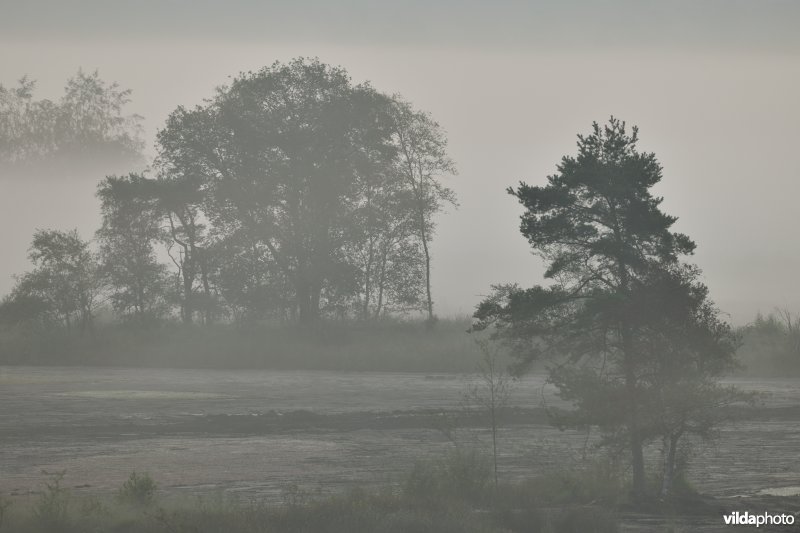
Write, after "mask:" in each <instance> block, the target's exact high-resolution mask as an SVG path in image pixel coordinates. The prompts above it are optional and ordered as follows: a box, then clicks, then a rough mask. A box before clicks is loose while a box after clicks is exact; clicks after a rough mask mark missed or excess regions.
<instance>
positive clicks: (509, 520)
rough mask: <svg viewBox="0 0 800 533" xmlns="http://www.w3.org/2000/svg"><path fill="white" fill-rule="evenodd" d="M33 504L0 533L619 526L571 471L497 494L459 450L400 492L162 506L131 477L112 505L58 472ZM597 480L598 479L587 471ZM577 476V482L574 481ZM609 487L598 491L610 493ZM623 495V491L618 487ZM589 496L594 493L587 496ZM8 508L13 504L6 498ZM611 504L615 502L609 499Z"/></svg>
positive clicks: (422, 466)
mask: <svg viewBox="0 0 800 533" xmlns="http://www.w3.org/2000/svg"><path fill="white" fill-rule="evenodd" d="M47 475H48V476H49V479H48V481H47V482H46V483H45V488H44V490H43V491H42V492H41V493H40V495H39V497H38V500H37V501H34V502H32V503H28V504H25V503H21V504H19V505H14V506H9V505H8V504H4V505H3V506H0V508H2V509H3V511H4V514H3V515H0V517H3V518H4V522H3V523H0V531H15V532H19V533H39V532H42V533H44V532H52V531H59V532H64V533H72V532H87V531H111V532H122V531H124V532H126V533H138V532H153V533H161V532H164V533H179V532H181V533H182V532H187V533H188V532H192V533H204V532H209V533H210V532H218V531H228V532H232V533H245V532H247V533H249V532H254V533H255V532H259V533H272V532H281V533H295V532H296V533H301V532H302V533H306V532H309V533H310V532H315V533H316V532H319V533H340V532H341V533H345V532H347V533H359V532H364V533H366V532H369V533H410V532H418V533H428V532H430V533H447V532H452V533H456V532H458V533H512V532H526V533H529V532H530V533H538V532H541V533H573V532H575V533H577V532H582V533H591V532H597V533H606V532H608V533H611V532H615V531H617V530H618V529H617V522H616V519H615V517H614V515H613V511H611V510H609V509H610V508H611V507H610V506H609V505H607V504H608V503H610V502H611V501H612V500H613V498H612V499H611V500H608V499H606V498H605V497H598V494H594V493H587V492H585V490H586V489H584V488H581V489H576V487H593V486H595V487H597V486H596V485H592V484H586V485H584V484H583V483H582V476H583V475H584V474H581V473H580V472H579V471H575V472H572V473H569V474H564V476H557V477H542V478H539V479H532V480H529V481H527V482H524V483H517V484H502V485H500V486H499V487H497V488H495V487H494V484H493V480H492V469H491V463H490V461H489V458H488V457H483V456H481V455H480V454H477V453H471V452H470V453H467V452H463V451H455V452H453V453H452V454H448V455H446V456H443V457H441V458H439V459H436V460H429V461H425V462H420V463H418V464H417V466H416V467H415V468H414V470H413V471H412V472H411V473H410V474H409V475H408V477H407V479H406V480H405V481H404V482H403V483H401V484H399V485H385V486H383V487H381V488H379V489H376V490H372V491H367V490H364V489H360V488H356V489H352V490H350V491H347V492H345V493H341V494H335V495H327V496H326V495H322V494H321V493H314V492H306V491H302V490H298V489H297V488H296V487H294V488H293V490H290V491H287V493H286V495H285V497H284V501H283V502H282V503H279V504H266V503H263V502H242V501H236V500H232V499H229V498H226V497H223V496H217V497H215V498H199V499H197V500H194V501H187V500H183V501H166V500H167V499H166V498H164V500H165V501H161V500H160V499H159V496H158V492H157V491H156V490H155V489H156V483H155V481H154V480H153V479H152V478H150V476H149V475H147V474H137V473H133V474H131V476H130V478H129V479H128V480H127V481H126V482H125V483H124V484H123V486H122V487H121V488H120V489H119V491H118V493H117V497H116V498H105V499H103V498H95V497H91V496H81V497H78V496H75V495H73V494H72V493H71V492H70V491H69V490H68V489H66V488H64V487H63V486H62V484H61V481H62V479H63V477H64V472H58V473H55V474H47ZM586 475H588V476H590V477H591V476H595V475H596V472H592V473H588V471H587V474H586ZM571 476H573V477H571ZM611 487H612V486H611V485H607V486H604V487H603V489H602V490H604V491H608V490H612V488H611ZM617 488H619V487H617ZM590 490H591V489H590ZM3 501H11V500H3ZM614 501H615V500H614Z"/></svg>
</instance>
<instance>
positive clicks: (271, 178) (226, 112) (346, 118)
mask: <svg viewBox="0 0 800 533" xmlns="http://www.w3.org/2000/svg"><path fill="white" fill-rule="evenodd" d="M385 108H386V99H385V98H384V97H382V96H381V95H379V94H378V93H376V92H375V91H374V90H373V89H372V88H371V87H369V86H368V85H366V84H362V85H356V86H354V85H352V84H351V82H350V78H349V77H348V76H347V73H346V72H345V71H344V70H343V69H341V68H333V67H330V66H328V65H324V64H322V63H320V62H319V61H317V60H312V61H305V60H302V59H298V60H295V61H293V62H291V63H289V64H287V65H282V64H279V63H276V64H274V65H273V66H271V67H269V68H265V69H262V70H261V71H259V72H256V73H248V74H243V75H241V76H239V77H237V78H236V79H234V81H233V82H232V84H231V85H230V86H229V87H225V88H222V89H220V90H219V92H218V94H217V97H216V98H215V99H214V100H213V101H212V102H210V103H209V104H207V105H205V106H202V107H199V108H196V109H195V110H193V111H187V110H185V109H182V108H179V109H178V110H177V111H176V112H175V113H173V114H172V116H171V117H170V120H169V121H168V124H167V127H166V128H165V129H164V130H163V131H162V132H161V133H160V134H159V144H160V147H161V154H160V160H161V161H162V164H163V165H165V166H166V167H167V168H168V169H169V170H168V172H175V171H178V172H180V173H182V174H184V175H189V174H191V175H193V176H198V177H200V178H202V180H203V181H204V182H205V183H206V184H207V187H208V189H209V195H208V199H209V202H208V206H209V217H210V218H211V220H212V221H213V222H214V225H215V229H216V231H218V232H219V233H220V234H223V235H232V234H234V233H239V232H245V233H246V234H247V237H248V238H249V239H255V240H256V242H257V243H258V244H259V245H260V246H263V247H264V248H265V249H266V250H268V251H269V259H270V260H271V262H272V263H274V264H275V265H276V266H277V267H278V269H279V270H280V272H281V273H282V275H283V276H284V277H285V279H286V280H288V281H289V283H290V284H291V286H292V289H293V292H294V300H295V306H296V309H297V311H298V313H299V318H300V320H301V321H304V322H309V321H313V320H314V319H315V318H316V317H317V316H318V314H319V312H320V309H321V307H322V305H321V299H322V298H323V295H324V293H325V291H326V289H327V290H328V291H329V292H331V293H335V292H336V286H337V285H338V286H341V285H342V284H344V285H350V286H352V285H354V283H355V279H354V275H355V270H354V269H352V268H350V266H351V264H352V262H351V258H349V257H347V256H346V255H345V253H344V252H345V250H346V249H347V246H348V244H349V243H350V242H352V240H353V231H354V220H355V213H356V211H357V210H358V207H359V202H360V196H359V192H360V191H359V187H358V181H359V177H360V176H361V175H365V174H367V173H369V172H371V171H372V170H373V169H374V167H375V161H376V160H379V159H381V158H384V157H386V154H387V153H388V152H389V151H390V150H391V149H392V148H391V145H390V143H389V132H388V128H387V126H386V125H385V121H381V116H382V115H381V113H382V112H383V111H384V110H385Z"/></svg>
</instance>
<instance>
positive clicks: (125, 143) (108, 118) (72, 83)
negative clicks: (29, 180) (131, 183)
mask: <svg viewBox="0 0 800 533" xmlns="http://www.w3.org/2000/svg"><path fill="white" fill-rule="evenodd" d="M35 89H36V82H35V81H34V80H32V79H30V78H28V77H27V76H25V77H23V78H22V79H20V80H19V81H18V83H17V85H16V87H4V86H3V85H0V168H3V167H4V168H6V169H8V168H14V167H16V168H19V167H25V166H27V165H31V164H37V163H41V162H52V161H58V160H61V159H63V158H68V157H83V158H89V157H93V158H96V157H100V156H105V157H112V158H114V159H118V160H122V161H128V162H132V161H138V160H140V159H141V149H142V148H143V146H144V142H143V141H142V128H141V120H142V117H141V116H139V115H136V114H130V115H126V114H124V107H125V105H126V104H127V103H128V102H129V101H130V98H129V97H130V94H131V91H130V90H122V89H120V87H119V85H117V84H116V83H112V84H107V83H105V82H104V81H103V80H102V79H100V76H99V74H98V73H97V71H95V72H93V73H91V74H87V73H85V72H83V71H82V70H78V73H77V74H76V75H75V76H73V77H72V78H70V79H69V80H68V81H67V83H66V86H65V87H64V95H63V96H62V97H61V99H60V100H58V101H53V100H49V99H41V100H37V99H35V98H34V92H35Z"/></svg>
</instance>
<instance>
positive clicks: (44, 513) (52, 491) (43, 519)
mask: <svg viewBox="0 0 800 533" xmlns="http://www.w3.org/2000/svg"><path fill="white" fill-rule="evenodd" d="M42 474H44V475H46V476H50V481H45V482H44V487H45V488H44V491H42V493H41V495H40V496H39V500H38V501H37V502H36V503H35V504H34V507H33V514H34V516H35V517H36V519H37V520H38V521H39V522H40V524H41V525H42V527H43V528H44V530H45V531H64V530H66V529H67V522H68V519H69V499H70V494H69V491H68V490H67V489H65V488H64V487H62V486H61V480H63V479H64V476H65V475H66V474H67V471H66V470H60V471H58V472H48V471H46V470H42Z"/></svg>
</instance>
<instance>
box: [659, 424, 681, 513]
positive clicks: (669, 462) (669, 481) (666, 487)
mask: <svg viewBox="0 0 800 533" xmlns="http://www.w3.org/2000/svg"><path fill="white" fill-rule="evenodd" d="M679 440H680V433H671V434H670V435H669V436H665V437H664V446H665V448H666V450H664V478H663V479H662V480H661V499H664V498H666V497H668V496H669V495H670V494H671V493H672V485H673V482H674V481H675V459H676V456H677V451H678V441H679Z"/></svg>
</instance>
